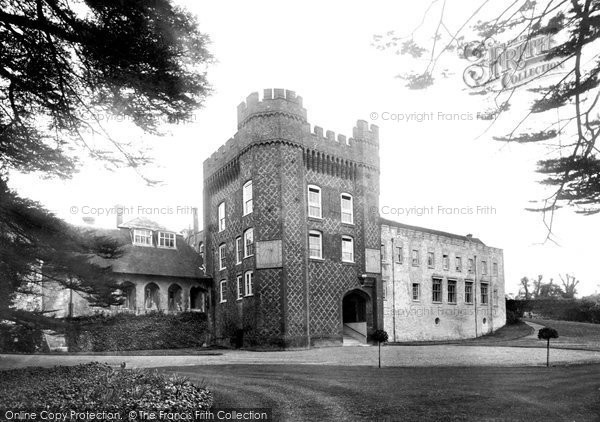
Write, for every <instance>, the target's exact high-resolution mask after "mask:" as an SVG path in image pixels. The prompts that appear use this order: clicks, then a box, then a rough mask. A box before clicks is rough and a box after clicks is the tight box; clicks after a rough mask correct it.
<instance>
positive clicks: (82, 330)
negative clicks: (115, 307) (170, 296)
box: [65, 312, 209, 352]
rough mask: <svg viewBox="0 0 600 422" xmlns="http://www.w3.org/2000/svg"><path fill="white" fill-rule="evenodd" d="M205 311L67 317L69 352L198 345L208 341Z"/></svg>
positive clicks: (155, 348)
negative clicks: (68, 321) (68, 320)
mask: <svg viewBox="0 0 600 422" xmlns="http://www.w3.org/2000/svg"><path fill="white" fill-rule="evenodd" d="M208 331H209V330H208V323H207V319H206V314H203V313H198V312H184V313H179V314H164V313H161V312H152V313H148V314H145V315H134V314H125V313H123V314H117V315H93V316H87V317H78V318H73V319H71V320H70V323H69V328H68V329H67V332H66V335H65V338H66V341H67V346H68V347H69V351H70V352H106V351H126V350H157V349H181V348H195V347H201V346H202V345H203V344H205V343H206V342H207V341H208Z"/></svg>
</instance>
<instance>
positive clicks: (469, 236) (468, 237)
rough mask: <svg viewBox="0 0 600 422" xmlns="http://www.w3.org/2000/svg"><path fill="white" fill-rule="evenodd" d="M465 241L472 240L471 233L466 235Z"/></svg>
mask: <svg viewBox="0 0 600 422" xmlns="http://www.w3.org/2000/svg"><path fill="white" fill-rule="evenodd" d="M467 239H469V241H471V240H473V235H472V234H471V233H469V234H468V235H467Z"/></svg>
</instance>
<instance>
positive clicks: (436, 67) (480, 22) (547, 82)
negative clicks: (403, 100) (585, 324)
mask: <svg viewBox="0 0 600 422" xmlns="http://www.w3.org/2000/svg"><path fill="white" fill-rule="evenodd" d="M460 3H461V2H458V1H456V2H455V3H451V0H444V1H438V0H429V1H428V2H427V5H426V11H425V12H424V15H423V18H422V19H418V20H417V21H418V22H419V23H418V24H417V25H415V28H414V29H413V30H412V32H408V33H406V34H398V33H396V31H394V30H390V31H387V32H386V33H385V34H376V35H374V37H373V46H374V47H375V48H377V49H379V50H385V51H390V52H392V53H394V54H398V55H404V56H405V57H406V60H404V61H403V63H404V62H406V61H411V62H412V63H414V64H415V66H417V67H419V69H418V70H417V71H415V67H412V68H411V69H410V71H409V72H405V73H403V74H401V75H399V77H400V78H402V79H404V80H406V84H407V87H409V88H411V89H426V88H427V87H429V86H431V85H433V84H434V83H435V79H436V77H438V76H442V77H447V76H448V73H449V72H448V70H447V69H445V68H443V67H442V64H441V63H442V57H443V56H447V55H448V53H452V52H455V51H459V58H461V59H467V60H470V61H471V62H474V63H473V64H472V65H469V66H468V67H467V69H466V70H465V72H464V73H463V78H464V81H465V83H467V85H469V87H471V88H477V91H473V93H474V94H480V95H482V96H483V98H484V100H485V101H486V102H487V103H488V104H493V105H494V108H495V109H496V110H495V116H494V120H493V122H492V124H491V125H490V128H491V126H493V125H494V124H496V123H497V122H500V121H502V119H503V118H504V117H505V116H506V119H505V121H506V122H507V123H508V124H510V125H511V128H512V129H510V130H509V131H508V132H505V133H504V134H503V135H501V136H494V137H493V138H494V139H496V140H498V141H502V142H516V143H536V144H538V145H541V146H544V147H546V148H547V153H546V152H542V153H540V160H539V161H538V163H537V171H538V172H539V173H540V174H542V175H543V179H542V180H541V183H542V184H543V185H545V186H547V187H549V190H550V191H551V193H550V194H549V196H548V197H547V198H544V199H542V200H540V201H539V202H538V205H537V206H535V207H533V208H530V209H529V210H530V211H537V212H542V213H543V217H544V220H543V221H544V224H545V226H546V228H547V236H546V239H547V240H553V239H552V237H551V235H552V225H553V223H554V212H555V211H556V210H558V209H559V208H561V207H563V206H572V207H575V208H576V210H575V212H577V213H582V214H585V215H589V214H595V213H598V212H600V179H599V177H600V176H599V175H600V158H598V149H597V146H596V142H597V141H598V137H599V136H600V119H599V118H598V109H599V106H600V101H599V100H600V90H599V89H598V88H599V86H600V78H599V74H600V60H599V57H600V54H599V53H598V51H599V50H598V43H600V19H599V16H600V2H598V1H596V0H571V1H568V0H540V1H531V0H515V1H514V2H510V3H509V4H507V5H501V6H498V3H497V2H490V1H489V0H480V1H479V2H477V4H476V5H475V7H474V8H473V9H472V10H466V11H465V15H464V19H462V21H461V22H459V23H458V24H457V25H453V23H452V22H450V20H451V19H450V18H449V16H450V15H452V14H451V13H448V10H451V9H458V10H460V8H463V9H464V5H463V4H460ZM453 6H454V7H453ZM494 6H496V7H494ZM430 19H433V22H429V20H430ZM427 27H432V28H435V33H433V34H431V33H430V32H428V33H427V34H425V35H422V34H420V33H419V31H420V30H421V29H422V28H427ZM403 32H404V31H403ZM470 37H473V38H475V39H476V40H477V41H472V42H465V39H466V38H470ZM495 38H497V39H498V41H496V40H495ZM421 44H427V45H426V46H424V45H421ZM423 56H424V57H425V58H426V60H423V59H422V57H423ZM544 63H546V64H547V67H546V68H541V67H540V64H544ZM528 66H538V67H537V68H535V69H529V68H528ZM530 70H531V73H530V74H527V72H528V71H530ZM533 70H535V72H534V71H533ZM553 74H554V76H553V77H552V78H548V76H550V75H553ZM512 78H515V81H516V82H512V81H511V79H512ZM507 81H508V82H510V83H507ZM491 83H498V85H499V88H498V89H494V88H493V87H492V86H491ZM520 88H523V89H522V92H526V93H527V95H528V98H527V99H526V101H529V104H528V108H529V110H524V111H523V112H522V113H521V114H520V115H517V116H516V119H517V120H516V124H515V122H514V121H513V117H512V115H510V114H509V115H508V116H507V112H508V111H509V110H510V106H511V105H515V104H517V105H519V106H520V104H523V103H524V102H523V101H519V100H520V97H521V96H519V95H515V93H516V92H518V91H517V90H519V89H520ZM517 99H519V100H517ZM488 129H489V128H488Z"/></svg>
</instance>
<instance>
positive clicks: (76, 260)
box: [0, 179, 122, 326]
mask: <svg viewBox="0 0 600 422" xmlns="http://www.w3.org/2000/svg"><path fill="white" fill-rule="evenodd" d="M120 247H121V245H120V244H119V243H118V242H117V241H116V240H114V239H111V238H107V237H103V236H98V235H95V234H94V233H93V232H91V231H88V230H83V229H79V228H76V227H73V226H70V225H68V224H66V223H65V222H64V221H62V220H60V219H58V218H56V217H55V216H54V215H53V214H51V213H50V212H48V211H46V210H45V209H43V208H42V207H41V206H40V204H38V203H37V202H34V201H31V200H28V199H24V198H21V197H19V196H18V195H17V194H16V193H15V192H13V191H11V190H9V189H8V187H7V186H6V184H5V183H4V181H2V180H1V179H0V280H2V281H1V282H0V318H1V319H6V320H11V321H15V322H18V323H20V324H25V325H28V326H32V325H33V326H35V325H37V324H43V323H44V319H45V318H44V316H43V315H41V314H33V313H31V312H29V313H28V315H24V312H22V311H21V310H18V309H14V308H12V307H11V304H12V301H13V299H15V295H19V294H25V295H26V294H34V295H35V294H39V292H38V291H37V289H36V287H37V286H39V285H40V284H41V283H42V282H46V281H53V282H56V283H58V284H59V285H60V286H62V287H65V288H70V289H73V290H74V291H77V292H80V293H82V295H83V296H85V297H86V298H87V299H88V301H89V302H90V304H91V305H93V306H109V305H117V304H119V303H120V302H121V298H120V296H119V295H118V294H117V293H116V289H117V287H118V284H117V281H116V280H115V279H114V276H113V274H112V271H111V268H110V265H108V264H101V263H100V262H97V263H94V262H90V259H92V258H94V259H96V260H97V261H103V260H105V259H106V260H111V259H115V258H118V257H120V256H121V253H122V252H121V249H120ZM108 262H110V261H108Z"/></svg>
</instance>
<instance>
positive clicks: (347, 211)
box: [342, 193, 354, 224]
mask: <svg viewBox="0 0 600 422" xmlns="http://www.w3.org/2000/svg"><path fill="white" fill-rule="evenodd" d="M342 223H347V224H353V223H354V210H353V206H352V196H351V195H349V194H347V193H342Z"/></svg>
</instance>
